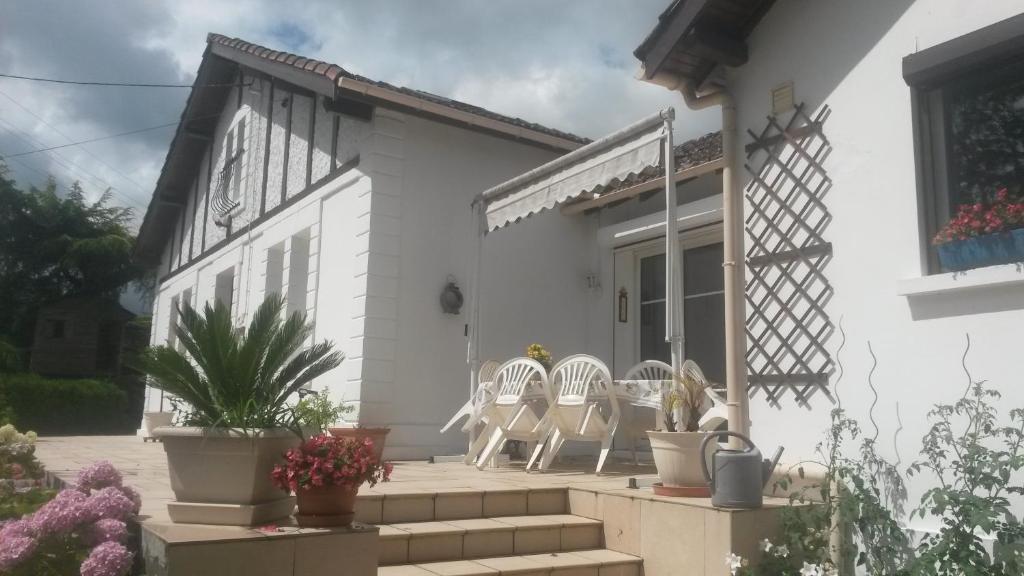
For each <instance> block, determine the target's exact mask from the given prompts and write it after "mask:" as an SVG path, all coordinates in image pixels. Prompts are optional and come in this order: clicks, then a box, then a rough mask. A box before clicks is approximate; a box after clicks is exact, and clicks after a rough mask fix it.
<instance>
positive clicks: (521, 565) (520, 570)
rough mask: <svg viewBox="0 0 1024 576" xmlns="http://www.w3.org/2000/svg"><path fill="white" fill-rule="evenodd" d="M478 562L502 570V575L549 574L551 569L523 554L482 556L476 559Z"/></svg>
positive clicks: (530, 575) (531, 575)
mask: <svg viewBox="0 0 1024 576" xmlns="http://www.w3.org/2000/svg"><path fill="white" fill-rule="evenodd" d="M474 562H476V563H477V564H482V565H484V566H486V567H488V568H493V569H495V570H498V571H499V572H501V575H502V576H505V575H506V574H516V575H518V576H527V575H529V576H533V574H548V573H549V571H548V570H547V569H545V567H544V566H543V565H542V564H538V563H537V562H535V561H532V560H529V559H527V558H524V557H522V556H506V557H504V558H481V559H479V560H474Z"/></svg>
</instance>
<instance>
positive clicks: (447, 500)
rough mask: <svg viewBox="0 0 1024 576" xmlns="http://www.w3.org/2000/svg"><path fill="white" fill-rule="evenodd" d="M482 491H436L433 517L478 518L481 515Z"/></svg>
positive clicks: (453, 518)
mask: <svg viewBox="0 0 1024 576" xmlns="http://www.w3.org/2000/svg"><path fill="white" fill-rule="evenodd" d="M483 502H484V493H483V492H482V491H479V490H474V491H469V490H464V491H460V492H438V493H437V496H435V497H434V518H435V519H437V520H459V519H463V518H479V517H480V516H482V515H483Z"/></svg>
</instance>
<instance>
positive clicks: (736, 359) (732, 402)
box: [675, 81, 750, 448]
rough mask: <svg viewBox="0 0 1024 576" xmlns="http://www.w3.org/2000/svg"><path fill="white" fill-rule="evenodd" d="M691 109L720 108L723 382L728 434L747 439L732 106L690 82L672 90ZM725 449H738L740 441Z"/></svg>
mask: <svg viewBox="0 0 1024 576" xmlns="http://www.w3.org/2000/svg"><path fill="white" fill-rule="evenodd" d="M675 89H677V90H679V92H680V93H681V94H682V95H683V100H685V101H686V106H687V107H688V108H690V109H691V110H702V109H704V108H708V107H711V106H721V107H722V164H723V165H724V166H723V168H722V228H723V230H722V241H723V245H722V248H723V252H724V258H723V261H722V270H723V276H724V281H725V383H726V402H725V404H726V407H727V409H728V413H729V430H731V431H733V432H739V433H740V434H743V435H746V436H749V435H750V413H749V409H748V406H747V362H746V350H747V335H746V313H745V302H744V298H745V295H744V286H743V284H744V276H745V274H744V261H743V196H742V195H741V194H738V193H737V191H736V190H735V187H734V186H733V170H734V169H735V166H736V103H735V101H734V100H733V98H732V95H731V94H729V93H728V92H727V91H726V90H725V89H724V88H719V89H717V90H715V91H714V92H711V93H708V94H704V95H701V96H698V95H697V93H696V90H695V89H694V87H693V85H692V84H691V83H690V82H687V81H683V82H682V83H681V84H679V85H678V86H676V87H675ZM730 444H731V445H733V446H734V447H736V448H739V440H738V439H736V438H732V439H731V440H730Z"/></svg>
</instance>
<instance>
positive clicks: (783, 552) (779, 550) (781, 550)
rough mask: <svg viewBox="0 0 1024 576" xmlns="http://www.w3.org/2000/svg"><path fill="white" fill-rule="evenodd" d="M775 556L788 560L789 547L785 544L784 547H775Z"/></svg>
mask: <svg viewBox="0 0 1024 576" xmlns="http://www.w3.org/2000/svg"><path fill="white" fill-rule="evenodd" d="M775 555H776V556H778V557H779V558H786V557H788V556H789V547H788V546H786V545H785V544H783V545H782V546H776V547H775Z"/></svg>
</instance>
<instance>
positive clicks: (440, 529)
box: [379, 514, 602, 566]
mask: <svg viewBox="0 0 1024 576" xmlns="http://www.w3.org/2000/svg"><path fill="white" fill-rule="evenodd" d="M379 528H380V542H379V550H380V556H379V558H380V562H379V563H380V565H381V566H391V565H396V564H417V563H421V562H440V561H451V560H467V559H473V558H487V557H494V556H512V555H516V554H518V555H523V554H540V553H545V552H566V551H571V550H588V549H594V548H599V547H600V546H601V545H602V542H601V533H602V530H601V528H602V523H601V521H600V520H592V519H590V518H584V517H582V516H573V515H571V514H545V515H536V516H528V515H524V516H498V517H494V518H470V519H464V520H446V521H429V522H406V523H397V524H383V525H380V526H379Z"/></svg>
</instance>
